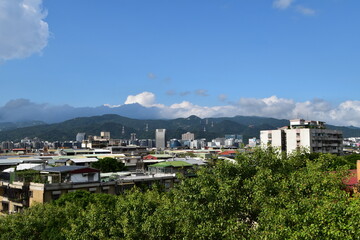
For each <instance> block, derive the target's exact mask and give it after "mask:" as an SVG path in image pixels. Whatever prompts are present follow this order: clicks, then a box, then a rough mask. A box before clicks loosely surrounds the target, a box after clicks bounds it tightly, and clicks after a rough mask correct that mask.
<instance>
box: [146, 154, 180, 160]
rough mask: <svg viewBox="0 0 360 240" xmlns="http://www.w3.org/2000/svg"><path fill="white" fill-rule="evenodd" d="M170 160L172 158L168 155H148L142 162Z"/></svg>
mask: <svg viewBox="0 0 360 240" xmlns="http://www.w3.org/2000/svg"><path fill="white" fill-rule="evenodd" d="M170 158H173V156H172V155H169V154H149V155H147V156H145V157H143V159H144V160H167V159H170Z"/></svg>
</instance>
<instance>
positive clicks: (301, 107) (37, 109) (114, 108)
mask: <svg viewBox="0 0 360 240" xmlns="http://www.w3.org/2000/svg"><path fill="white" fill-rule="evenodd" d="M102 114H118V115H122V116H126V117H131V118H139V119H145V118H147V119H161V118H162V119H172V118H179V117H188V116H190V115H196V116H199V117H201V118H207V117H232V116H236V115H242V116H260V117H273V118H279V119H293V118H305V119H309V120H321V121H325V122H327V123H328V124H334V125H342V126H350V125H352V126H357V127H360V101H350V100H348V101H344V102H341V103H339V104H337V105H333V104H331V103H330V102H328V101H326V100H323V99H312V100H308V101H303V102H296V101H294V100H293V99H287V98H279V97H277V96H270V97H267V98H240V99H239V100H238V101H237V102H234V103H232V104H225V105H219V106H200V105H197V104H194V103H191V102H189V101H183V102H180V103H174V104H170V105H165V104H160V103H158V102H157V101H156V95H155V94H154V93H152V92H142V93H139V94H137V95H129V96H128V97H127V99H126V101H125V103H124V104H119V105H109V104H106V105H103V106H99V107H83V108H76V107H72V106H69V105H59V106H53V105H50V104H46V103H41V104H38V103H34V102H31V101H30V100H27V99H16V100H11V101H9V102H8V103H6V104H5V105H4V106H2V107H0V122H10V121H13V122H14V121H28V120H40V121H45V122H49V123H52V122H60V121H64V120H67V119H71V118H75V117H87V116H94V115H102Z"/></svg>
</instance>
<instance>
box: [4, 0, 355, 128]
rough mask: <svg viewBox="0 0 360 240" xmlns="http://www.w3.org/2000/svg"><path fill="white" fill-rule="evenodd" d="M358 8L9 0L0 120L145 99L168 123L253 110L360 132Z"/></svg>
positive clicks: (288, 0) (281, 2) (283, 1)
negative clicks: (18, 113)
mask: <svg viewBox="0 0 360 240" xmlns="http://www.w3.org/2000/svg"><path fill="white" fill-rule="evenodd" d="M359 6H360V3H359V2H357V1H347V2H345V1H317V2H314V1H308V0H298V1H293V0H276V1H270V0H269V1H231V0H228V1H211V2H209V1H196V2H193V1H189V0H186V1H171V3H170V2H166V1H159V0H155V1H140V0H139V1H107V2H106V3H104V2H103V1H92V2H91V3H89V2H88V1H84V0H79V1H76V2H70V1H47V0H45V1H42V0H35V1H28V0H11V1H9V0H6V1H3V2H2V3H1V5H0V13H1V15H2V16H4V17H3V18H1V19H0V34H1V36H2V37H1V40H0V61H1V64H0V77H1V79H2V84H3V87H2V89H3V91H2V95H1V96H0V122H1V121H5V120H6V116H8V115H10V114H13V115H16V111H15V110H14V109H21V111H23V112H26V111H29V112H34V109H35V110H38V112H41V113H42V114H46V113H47V112H49V111H50V112H51V111H57V110H59V109H65V108H66V107H69V106H64V105H70V106H72V107H73V109H75V110H74V111H76V109H78V108H79V107H89V108H96V107H98V106H103V105H104V104H105V107H106V108H108V109H110V108H116V107H121V106H126V105H129V104H131V103H139V104H141V105H143V106H144V107H146V108H151V109H153V110H154V111H156V113H157V114H158V115H159V117H163V118H169V117H173V118H175V117H188V116H190V115H198V116H200V117H216V116H234V115H248V116H249V115H255V116H265V117H276V118H286V119H291V118H296V117H302V118H306V119H319V120H323V121H326V122H328V123H330V124H341V125H354V126H360V120H358V119H360V101H359V100H360V99H359V98H358V95H357V92H356V89H357V88H358V87H359V84H360V81H357V80H359V75H360V69H359V68H358V66H359V59H358V57H357V56H358V55H359V53H360V48H359V47H358V42H359V41H360V30H359V28H357V27H356V22H359V17H358V14H357V11H356V10H357V9H359V8H358V7H359ZM14 30H15V31H14ZM39 109H40V110H39ZM14 111H15V112H14ZM35 112H36V111H35ZM60 112H61V111H60Z"/></svg>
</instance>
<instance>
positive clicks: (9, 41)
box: [0, 0, 50, 61]
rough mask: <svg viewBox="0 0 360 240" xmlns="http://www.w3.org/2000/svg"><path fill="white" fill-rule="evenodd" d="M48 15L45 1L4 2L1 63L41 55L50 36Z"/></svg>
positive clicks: (0, 21)
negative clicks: (44, 7) (36, 54)
mask: <svg viewBox="0 0 360 240" xmlns="http://www.w3.org/2000/svg"><path fill="white" fill-rule="evenodd" d="M46 15H47V13H46V11H44V10H43V8H42V0H1V1H0V36H1V37H0V61H7V60H11V59H18V58H25V57H28V56H30V55H32V54H34V53H39V52H41V50H42V49H43V48H44V47H46V45H47V42H48V38H49V35H50V34H49V27H48V24H47V22H45V21H44V19H45V18H46Z"/></svg>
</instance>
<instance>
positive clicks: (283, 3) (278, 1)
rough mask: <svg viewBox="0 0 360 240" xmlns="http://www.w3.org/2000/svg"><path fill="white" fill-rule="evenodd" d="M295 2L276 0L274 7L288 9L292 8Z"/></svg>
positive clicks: (292, 0) (291, 0)
mask: <svg viewBox="0 0 360 240" xmlns="http://www.w3.org/2000/svg"><path fill="white" fill-rule="evenodd" d="M293 2H294V0H275V1H273V7H275V8H278V9H286V8H288V7H290V5H291V4H292V3H293Z"/></svg>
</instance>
